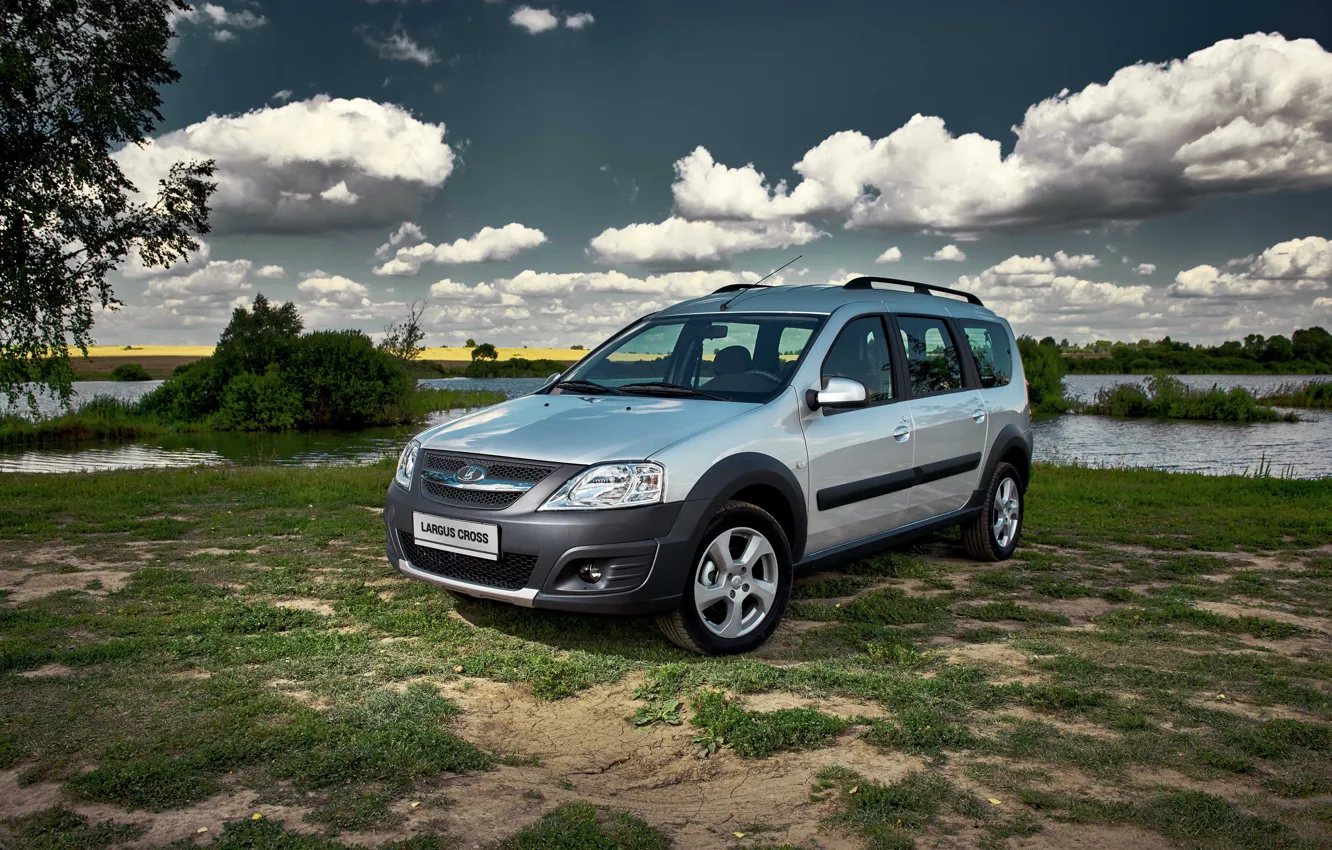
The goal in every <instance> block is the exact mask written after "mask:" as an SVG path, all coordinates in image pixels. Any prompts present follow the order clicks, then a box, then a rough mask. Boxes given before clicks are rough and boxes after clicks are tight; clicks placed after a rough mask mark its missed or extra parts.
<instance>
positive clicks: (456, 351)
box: [88, 345, 587, 362]
mask: <svg viewBox="0 0 1332 850" xmlns="http://www.w3.org/2000/svg"><path fill="white" fill-rule="evenodd" d="M495 350H496V351H497V352H498V353H499V359H500V360H509V359H511V358H514V357H525V358H527V359H528V360H542V359H545V360H566V361H573V360H580V359H582V357H583V355H584V354H587V352H586V351H574V350H572V349H568V348H496V349H495ZM212 353H213V346H211V345H136V346H134V347H133V348H129V349H127V348H125V346H123V345H90V346H88V356H89V357H207V356H208V355H210V354H212ZM419 359H421V360H457V361H464V362H470V361H471V359H472V349H470V348H427V349H426V350H425V351H423V352H421V356H420V358H419Z"/></svg>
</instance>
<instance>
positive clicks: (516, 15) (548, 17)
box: [509, 6, 590, 35]
mask: <svg viewBox="0 0 1332 850" xmlns="http://www.w3.org/2000/svg"><path fill="white" fill-rule="evenodd" d="M509 23H511V24H513V25H514V26H516V27H522V28H523V29H525V30H527V31H528V32H529V33H531V34H532V35H536V34H537V33H539V32H546V31H547V30H553V29H555V28H556V27H557V26H559V25H560V19H559V18H557V17H555V16H554V15H553V14H551V11H550V10H549V9H533V8H532V7H531V6H519V7H518V8H517V9H514V10H513V14H512V15H510V16H509ZM589 23H590V21H589ZM575 29H578V27H575Z"/></svg>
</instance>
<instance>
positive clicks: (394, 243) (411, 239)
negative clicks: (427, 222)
mask: <svg viewBox="0 0 1332 850" xmlns="http://www.w3.org/2000/svg"><path fill="white" fill-rule="evenodd" d="M425 238H426V237H425V231H424V230H422V229H421V228H420V226H419V225H417V224H415V223H413V222H410V221H404V222H403V223H402V224H400V225H398V229H397V230H395V231H393V232H392V233H390V234H389V240H388V241H387V242H385V243H384V244H383V245H380V246H379V247H378V248H376V249H375V258H376V259H380V260H383V259H386V258H387V257H388V256H389V255H390V254H392V253H393V249H394V248H396V247H398V246H399V245H410V244H413V243H415V242H424V241H425Z"/></svg>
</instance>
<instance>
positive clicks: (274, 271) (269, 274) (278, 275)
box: [254, 266, 287, 280]
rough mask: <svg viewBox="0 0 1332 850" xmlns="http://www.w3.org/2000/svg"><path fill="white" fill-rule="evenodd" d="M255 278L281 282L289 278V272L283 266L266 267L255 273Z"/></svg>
mask: <svg viewBox="0 0 1332 850" xmlns="http://www.w3.org/2000/svg"><path fill="white" fill-rule="evenodd" d="M254 276H255V277H264V278H268V279H270V280H281V279H282V278H284V277H286V276H287V270H286V269H284V268H282V266H264V267H263V268H261V269H259V270H258V271H256V272H255V273H254Z"/></svg>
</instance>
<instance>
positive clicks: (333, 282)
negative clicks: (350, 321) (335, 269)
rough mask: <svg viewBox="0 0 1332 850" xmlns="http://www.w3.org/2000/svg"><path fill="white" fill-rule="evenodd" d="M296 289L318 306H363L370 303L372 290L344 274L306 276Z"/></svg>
mask: <svg viewBox="0 0 1332 850" xmlns="http://www.w3.org/2000/svg"><path fill="white" fill-rule="evenodd" d="M296 289H297V291H298V292H300V293H301V294H302V295H304V296H306V297H307V298H309V299H310V302H311V303H312V304H313V305H315V306H317V307H325V308H331V307H361V306H364V305H366V304H369V303H370V290H369V289H367V288H366V287H365V285H364V284H361V283H357V282H356V281H354V280H349V279H347V278H345V277H343V276H342V275H321V276H318V277H310V278H306V279H305V280H303V281H301V282H300V283H299V284H298V285H297V286H296Z"/></svg>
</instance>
